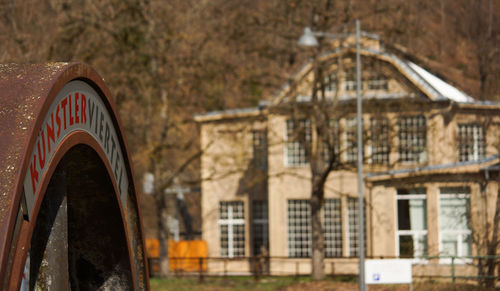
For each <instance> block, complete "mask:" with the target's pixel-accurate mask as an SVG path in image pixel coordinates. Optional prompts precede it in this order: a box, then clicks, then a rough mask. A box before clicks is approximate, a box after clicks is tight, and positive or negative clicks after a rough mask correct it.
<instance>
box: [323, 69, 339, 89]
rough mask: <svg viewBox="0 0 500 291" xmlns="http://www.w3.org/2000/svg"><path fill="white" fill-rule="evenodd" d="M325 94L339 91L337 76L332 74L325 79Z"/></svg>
mask: <svg viewBox="0 0 500 291" xmlns="http://www.w3.org/2000/svg"><path fill="white" fill-rule="evenodd" d="M324 82H325V92H327V93H330V92H335V91H337V74H336V73H331V74H328V75H327V76H326V77H325V80H324Z"/></svg>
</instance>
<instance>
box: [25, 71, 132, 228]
mask: <svg viewBox="0 0 500 291" xmlns="http://www.w3.org/2000/svg"><path fill="white" fill-rule="evenodd" d="M78 130H81V131H85V132H87V133H88V134H90V135H91V136H92V137H93V138H94V139H95V140H96V141H97V143H98V144H99V145H100V146H101V148H102V149H104V153H105V155H106V158H107V161H108V163H109V165H110V166H111V169H112V170H113V178H114V179H115V182H116V185H118V189H119V192H120V197H121V202H122V205H126V199H127V195H128V177H127V174H126V170H125V163H124V161H123V152H122V150H121V147H120V144H119V139H118V135H117V133H116V129H115V127H114V124H113V122H112V119H111V115H110V113H109V112H108V110H107V108H106V106H105V105H104V103H103V101H102V100H101V98H100V97H99V94H98V93H97V92H96V91H95V90H94V89H93V88H92V87H90V86H89V85H88V84H87V83H85V82H83V81H78V80H76V81H71V82H69V83H68V84H67V85H66V86H64V88H63V89H62V90H61V91H60V92H59V94H57V96H56V98H55V100H54V101H53V102H52V105H51V107H50V109H49V111H48V113H47V114H46V115H45V118H44V121H43V122H42V127H41V128H40V131H39V132H38V138H37V140H36V142H35V145H36V146H35V148H34V149H33V152H32V153H31V158H30V162H29V171H28V172H27V173H26V177H25V178H24V193H25V198H26V204H27V207H28V213H29V217H30V218H31V216H32V213H33V205H34V200H35V197H36V196H37V193H38V192H40V187H39V186H40V181H41V179H42V177H44V176H45V175H46V174H47V169H48V165H49V164H50V162H51V160H52V158H53V156H54V153H55V152H56V150H57V148H58V146H59V145H60V143H61V141H63V140H64V139H65V138H66V137H67V136H69V135H70V134H71V133H72V132H75V131H78Z"/></svg>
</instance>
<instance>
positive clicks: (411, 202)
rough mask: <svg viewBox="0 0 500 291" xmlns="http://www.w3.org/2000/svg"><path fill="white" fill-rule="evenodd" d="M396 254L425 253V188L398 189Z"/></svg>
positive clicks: (408, 256)
mask: <svg viewBox="0 0 500 291" xmlns="http://www.w3.org/2000/svg"><path fill="white" fill-rule="evenodd" d="M396 200H397V208H398V221H397V223H398V226H397V227H398V228H397V244H398V245H397V255H398V256H399V257H402V258H418V257H423V256H426V255H427V197H426V190H425V188H417V189H398V192H397V196H396Z"/></svg>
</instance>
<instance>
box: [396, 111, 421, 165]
mask: <svg viewBox="0 0 500 291" xmlns="http://www.w3.org/2000/svg"><path fill="white" fill-rule="evenodd" d="M417 119H423V123H424V124H423V128H424V134H423V142H421V141H420V139H419V134H420V132H419V130H418V128H419V127H420V125H419V122H418V121H417ZM410 120H411V122H410ZM408 123H411V124H410V125H411V126H412V128H410V127H408ZM403 125H405V126H406V127H404V128H403ZM403 129H404V133H405V135H411V137H410V138H406V139H403V138H402V135H403ZM398 142H399V144H398V156H399V157H398V160H399V162H400V163H403V164H415V163H416V164H421V163H425V162H427V155H428V149H427V147H428V143H427V118H426V117H425V115H405V116H401V117H400V118H399V121H398ZM419 143H423V145H419ZM403 144H404V146H403ZM419 147H422V148H423V149H422V151H421V152H417V151H415V150H414V148H417V149H418V148H419ZM403 151H404V152H405V154H404V155H405V156H403Z"/></svg>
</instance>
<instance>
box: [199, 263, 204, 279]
mask: <svg viewBox="0 0 500 291" xmlns="http://www.w3.org/2000/svg"><path fill="white" fill-rule="evenodd" d="M198 264H199V268H200V279H199V280H200V283H203V281H204V278H203V258H202V257H200V258H199V261H198Z"/></svg>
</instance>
